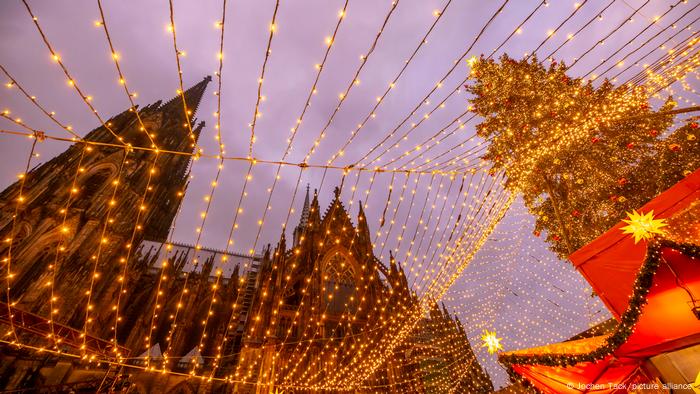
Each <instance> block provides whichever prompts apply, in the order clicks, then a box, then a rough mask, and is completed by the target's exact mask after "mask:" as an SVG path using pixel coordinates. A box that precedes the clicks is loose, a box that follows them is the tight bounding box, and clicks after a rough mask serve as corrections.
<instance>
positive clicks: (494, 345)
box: [481, 330, 503, 354]
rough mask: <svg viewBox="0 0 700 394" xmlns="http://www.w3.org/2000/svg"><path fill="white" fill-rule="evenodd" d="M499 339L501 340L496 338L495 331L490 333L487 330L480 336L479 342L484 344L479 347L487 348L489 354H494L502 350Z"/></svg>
mask: <svg viewBox="0 0 700 394" xmlns="http://www.w3.org/2000/svg"><path fill="white" fill-rule="evenodd" d="M501 339H503V338H498V337H496V332H495V331H493V332H490V331H488V330H484V334H483V335H482V336H481V340H482V341H484V343H483V344H482V345H481V347H485V348H487V350H488V351H489V354H494V353H496V352H497V351H499V350H503V346H502V345H501Z"/></svg>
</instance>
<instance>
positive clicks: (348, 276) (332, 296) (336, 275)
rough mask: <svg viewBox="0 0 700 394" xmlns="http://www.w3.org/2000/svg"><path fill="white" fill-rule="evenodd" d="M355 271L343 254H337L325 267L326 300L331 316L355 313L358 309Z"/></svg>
mask: <svg viewBox="0 0 700 394" xmlns="http://www.w3.org/2000/svg"><path fill="white" fill-rule="evenodd" d="M355 286H356V284H355V270H354V269H353V265H352V263H351V262H350V260H348V258H347V257H345V256H344V255H343V254H340V253H336V254H335V255H333V256H332V257H331V258H329V259H328V260H327V262H326V265H325V274H324V286H323V287H324V299H325V300H326V302H327V311H328V312H330V313H331V314H342V313H345V312H349V313H354V312H355V310H356V308H357V296H356V294H355V293H356V292H355Z"/></svg>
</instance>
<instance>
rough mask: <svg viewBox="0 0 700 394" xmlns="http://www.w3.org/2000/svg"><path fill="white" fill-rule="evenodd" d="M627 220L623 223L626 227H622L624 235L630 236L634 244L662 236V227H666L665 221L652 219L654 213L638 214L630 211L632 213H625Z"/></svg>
mask: <svg viewBox="0 0 700 394" xmlns="http://www.w3.org/2000/svg"><path fill="white" fill-rule="evenodd" d="M627 218H628V219H627V220H623V222H625V223H627V224H628V225H627V226H625V227H622V228H621V229H620V230H622V232H623V233H625V234H632V236H633V237H634V243H635V244H636V243H638V242H639V241H641V240H642V239H649V238H652V237H653V236H654V235H663V234H664V230H662V229H661V228H662V227H665V226H666V219H654V211H653V210H652V211H650V212H648V213H639V212H637V211H636V210H632V213H629V212H627Z"/></svg>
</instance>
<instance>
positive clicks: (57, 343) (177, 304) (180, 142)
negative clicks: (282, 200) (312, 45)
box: [0, 78, 492, 393]
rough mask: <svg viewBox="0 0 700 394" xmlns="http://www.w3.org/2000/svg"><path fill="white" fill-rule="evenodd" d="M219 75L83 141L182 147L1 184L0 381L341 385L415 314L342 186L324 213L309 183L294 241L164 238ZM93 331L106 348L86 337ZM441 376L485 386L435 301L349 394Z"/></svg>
mask: <svg viewBox="0 0 700 394" xmlns="http://www.w3.org/2000/svg"><path fill="white" fill-rule="evenodd" d="M209 81H210V78H206V79H205V80H203V81H202V82H200V83H199V84H197V85H195V86H193V87H192V88H190V89H189V90H187V91H186V92H185V94H184V97H185V99H186V102H187V106H188V108H189V109H190V111H191V112H192V113H191V114H188V116H187V117H186V116H185V114H184V112H183V106H182V101H181V99H180V98H179V97H176V98H174V99H173V100H171V101H169V102H167V103H165V104H162V103H161V102H157V103H154V104H152V105H150V106H147V107H145V108H143V109H141V110H140V111H139V115H140V117H141V121H139V119H138V118H137V116H136V113H135V112H134V111H133V110H128V111H125V112H123V113H121V114H119V115H117V116H115V117H114V118H112V119H110V120H109V121H108V123H107V127H99V128H97V129H95V130H93V131H92V132H90V133H89V134H88V135H87V136H86V137H85V139H86V140H88V141H91V142H94V143H109V144H114V143H115V141H119V140H123V141H124V142H128V143H130V144H131V145H132V146H134V147H143V146H150V140H149V138H148V136H147V135H145V132H144V130H142V128H141V122H143V124H144V125H145V126H146V129H148V130H149V132H151V133H154V139H155V140H157V141H158V147H159V149H161V150H168V151H172V152H182V153H184V154H173V153H161V154H158V153H156V152H154V151H151V150H141V149H138V148H134V149H131V148H123V147H118V146H111V145H110V146H91V145H88V144H84V143H80V142H79V143H76V144H75V145H73V146H71V147H70V148H69V149H68V150H66V151H65V152H63V153H62V154H60V155H58V156H57V157H56V158H54V159H52V160H50V161H49V162H47V163H46V164H43V165H41V166H39V167H37V168H35V169H34V170H32V171H30V172H29V173H28V174H26V178H25V179H23V180H20V181H18V182H17V183H15V184H13V185H12V186H10V187H8V188H7V189H6V190H5V191H3V192H2V193H0V235H2V239H4V240H5V242H4V243H3V244H2V246H0V255H2V256H3V258H4V260H3V265H2V273H3V275H4V274H7V273H8V272H9V273H10V276H11V278H10V280H9V282H8V283H9V284H10V286H9V290H8V291H6V292H3V295H2V302H3V306H2V308H0V309H3V310H7V311H9V312H8V313H5V314H2V313H0V329H2V331H3V332H4V333H5V334H6V335H5V337H4V338H5V341H6V342H5V343H4V344H1V345H0V348H2V349H3V350H4V351H3V352H2V354H3V355H2V356H0V387H1V388H5V389H17V388H22V387H53V388H55V390H54V391H59V392H60V391H70V390H74V391H76V390H77V391H79V390H87V392H89V391H96V390H102V391H106V390H109V389H123V390H126V391H131V392H183V393H188V392H241V393H263V392H265V393H267V392H276V391H275V390H278V389H279V387H280V386H285V387H286V389H287V390H292V391H295V390H294V389H293V388H290V387H291V386H293V385H294V384H298V383H299V382H304V383H305V385H306V386H305V387H306V388H305V389H299V390H296V391H301V392H307V391H311V388H313V387H316V388H317V389H323V388H324V387H328V386H325V383H326V382H331V383H332V382H333V381H335V380H338V379H343V378H347V376H344V374H346V373H347V371H344V370H343V368H342V366H344V365H349V364H352V363H353V362H354V361H355V359H354V357H355V356H356V355H357V354H362V352H365V354H366V353H367V352H369V351H370V350H371V345H369V344H372V343H374V341H378V340H379V339H380V338H382V335H384V334H382V332H389V331H388V330H387V329H386V328H387V327H389V326H390V324H391V317H392V316H405V315H406V314H408V313H409V311H411V310H415V308H416V307H417V305H418V299H417V296H416V295H415V294H414V293H413V292H412V291H411V289H410V287H409V283H408V281H407V279H406V275H405V274H404V272H403V269H402V267H401V265H400V264H399V263H397V262H396V261H395V260H394V258H393V257H391V258H390V261H389V265H388V266H386V265H385V264H384V263H382V262H381V261H379V260H378V259H377V258H376V257H375V256H374V253H373V247H372V241H371V235H370V229H369V226H368V224H367V218H366V217H365V214H364V212H363V210H362V203H360V204H359V206H360V208H359V212H358V213H357V216H356V219H355V223H353V220H352V219H351V217H350V214H349V213H348V212H347V210H346V208H345V207H344V205H343V203H342V202H341V201H340V190H339V189H336V191H335V193H334V197H333V199H332V201H331V203H330V204H329V206H328V207H327V208H326V210H325V212H324V213H323V215H321V208H320V203H319V196H318V194H317V193H316V192H314V193H313V195H312V196H310V194H309V190H308V188H307V194H306V199H305V201H304V205H303V207H302V215H301V220H300V223H299V224H298V225H297V226H296V227H295V228H294V229H293V231H292V236H293V237H292V242H291V244H289V245H288V243H287V240H286V235H285V233H284V232H283V233H282V234H281V237H280V239H279V242H278V243H277V245H276V246H274V247H272V246H269V245H268V246H267V247H265V248H264V249H263V251H262V252H261V254H260V255H255V256H251V255H242V254H235V253H230V252H225V251H216V250H211V249H206V248H202V247H200V246H188V245H179V244H173V243H169V242H168V241H167V237H168V233H169V231H170V228H171V225H172V221H173V219H174V218H175V216H176V214H177V211H178V208H179V204H180V201H181V198H182V196H183V194H184V192H185V189H186V187H187V179H188V175H189V166H190V158H191V155H190V154H191V153H192V152H193V149H194V147H195V144H196V140H197V138H198V136H199V134H200V132H201V130H202V128H203V127H204V124H203V122H202V123H199V124H196V123H195V121H194V120H191V121H190V122H191V123H190V124H189V125H188V124H187V121H188V119H189V118H192V116H194V112H195V111H196V109H197V107H198V105H199V102H200V100H201V98H202V95H203V93H204V91H205V89H206V86H207V83H208V82H209ZM190 130H191V131H192V132H191V133H190ZM112 133H114V134H116V135H117V136H118V137H119V140H117V139H116V138H115V136H114V135H113V134H112ZM8 297H9V298H8ZM8 316H11V317H8ZM20 317H21V321H20V320H19V318H20ZM10 318H11V319H13V320H12V323H13V324H12V327H14V330H13V329H11V326H10V325H9V320H8V319H10ZM32 319H33V320H32ZM30 321H34V322H35V323H36V324H33V325H31V324H29V323H28V322H30ZM46 327H48V328H46ZM57 327H58V328H57ZM41 330H44V331H41ZM85 334H87V335H85ZM71 335H73V336H71ZM59 337H60V338H59ZM88 337H89V338H90V340H91V341H93V342H91V343H96V344H97V345H95V346H93V347H86V344H87V339H86V338H88ZM13 341H14V342H18V343H21V344H24V345H27V346H25V347H17V346H12V345H8V344H7V342H13ZM116 345H119V347H117V346H116ZM38 349H45V350H47V352H45V353H42V352H39V351H38ZM86 349H87V350H86ZM94 349H98V350H94ZM88 350H89V351H88ZM57 352H63V353H64V354H65V355H61V354H59V353H57ZM90 352H97V354H94V353H93V354H90ZM67 354H73V355H76V356H77V359H76V358H71V357H69V356H67ZM81 356H82V357H81ZM108 360H112V361H117V362H118V363H119V364H120V366H118V367H117V366H114V365H112V366H110V364H109V363H108V362H105V361H108ZM150 369H155V370H157V371H168V373H159V372H152V371H150ZM192 375H196V376H198V377H192ZM200 377H211V378H213V379H211V380H209V379H202V378H200ZM319 382H320V383H319ZM445 387H454V389H455V390H456V391H453V392H458V393H459V392H474V393H480V392H489V391H491V390H492V386H491V383H490V381H489V379H488V376H487V375H486V374H485V373H484V371H483V370H482V369H481V367H480V366H479V364H478V362H477V361H476V357H475V356H474V353H473V352H472V350H471V347H470V345H469V342H468V339H467V337H466V334H465V332H464V329H463V327H462V326H461V323H459V320H457V319H456V318H453V317H452V316H450V315H449V313H447V311H446V310H444V308H443V309H442V310H441V309H440V308H439V307H437V305H436V306H435V308H434V310H432V311H431V312H430V313H429V314H428V315H427V316H425V317H424V318H423V319H422V320H421V321H420V322H419V324H418V325H417V327H416V329H415V330H414V333H413V335H411V336H410V338H409V340H407V341H406V343H404V344H401V345H400V346H398V347H396V348H394V350H393V352H392V354H391V355H389V356H388V357H387V359H386V360H385V362H384V364H383V366H382V367H381V368H378V369H377V371H376V372H375V373H373V374H372V375H371V376H369V377H368V378H367V379H366V380H364V381H363V383H362V385H361V386H358V387H357V388H356V390H355V391H356V392H377V391H380V392H401V393H404V392H416V393H431V392H440V390H443V389H444V388H445ZM326 391H328V390H326Z"/></svg>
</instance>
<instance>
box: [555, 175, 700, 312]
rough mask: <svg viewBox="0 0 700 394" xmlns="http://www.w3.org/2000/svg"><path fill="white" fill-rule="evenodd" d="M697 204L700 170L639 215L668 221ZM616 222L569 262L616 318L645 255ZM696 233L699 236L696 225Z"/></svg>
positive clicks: (646, 207)
mask: <svg viewBox="0 0 700 394" xmlns="http://www.w3.org/2000/svg"><path fill="white" fill-rule="evenodd" d="M698 200H700V170H696V171H695V172H694V173H692V174H690V175H688V176H687V177H686V178H685V179H683V180H681V181H680V182H678V183H677V184H675V185H674V186H673V187H671V188H670V189H668V190H666V191H665V192H663V193H662V194H660V195H659V196H658V197H656V198H654V199H653V200H651V201H649V202H648V203H647V204H646V205H644V206H643V207H642V208H641V209H639V212H642V213H647V212H651V211H654V217H655V218H659V219H662V218H670V217H671V216H673V215H674V214H676V213H678V212H680V211H682V210H685V209H687V208H688V207H689V206H690V204H691V203H692V202H693V201H698ZM625 225H626V224H625V223H624V222H619V223H618V224H617V225H615V226H614V227H613V228H611V229H610V230H608V231H607V232H605V233H604V234H603V235H601V236H600V237H598V238H596V239H595V240H593V241H591V242H590V243H589V244H587V245H586V246H584V247H582V248H581V249H579V250H577V251H576V252H574V253H573V254H572V255H571V256H569V259H570V260H571V262H572V263H573V264H574V266H575V267H576V269H578V270H579V272H581V274H582V275H583V276H584V277H585V278H586V280H587V281H588V283H590V284H591V287H593V290H595V292H596V293H597V294H598V296H600V299H601V300H602V301H603V302H604V303H605V305H606V306H607V307H608V309H610V311H611V312H612V313H613V315H614V316H615V317H617V318H619V317H620V316H621V315H622V313H624V311H625V310H626V309H627V303H628V301H629V297H630V296H631V295H632V286H633V284H634V280H635V279H636V277H637V272H638V271H639V268H640V267H641V266H642V261H643V260H644V255H645V254H646V246H647V245H646V242H640V243H638V244H635V243H634V239H633V238H632V237H630V236H629V235H626V234H624V233H623V232H622V231H621V230H620V228H622V227H624V226H625ZM695 225H696V227H695V229H694V230H695V232H696V234H698V227H697V226H698V225H700V223H697V222H696V224H695Z"/></svg>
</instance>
